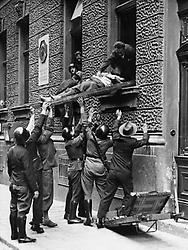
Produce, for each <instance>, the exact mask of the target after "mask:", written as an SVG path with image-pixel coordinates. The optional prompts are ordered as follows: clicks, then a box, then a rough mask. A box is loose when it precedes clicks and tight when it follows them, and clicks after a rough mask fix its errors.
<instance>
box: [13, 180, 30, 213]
mask: <svg viewBox="0 0 188 250" xmlns="http://www.w3.org/2000/svg"><path fill="white" fill-rule="evenodd" d="M9 190H10V192H11V201H10V212H11V214H16V215H17V217H24V216H26V214H28V213H29V210H30V207H31V202H32V194H31V193H30V190H29V188H28V187H26V186H17V185H13V184H10V186H9Z"/></svg>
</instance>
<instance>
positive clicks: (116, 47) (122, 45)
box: [114, 41, 125, 49]
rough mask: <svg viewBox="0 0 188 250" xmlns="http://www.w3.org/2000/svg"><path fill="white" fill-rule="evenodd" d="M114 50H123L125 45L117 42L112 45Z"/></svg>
mask: <svg viewBox="0 0 188 250" xmlns="http://www.w3.org/2000/svg"><path fill="white" fill-rule="evenodd" d="M114 48H115V49H123V48H125V43H123V42H121V41H117V42H115V43H114Z"/></svg>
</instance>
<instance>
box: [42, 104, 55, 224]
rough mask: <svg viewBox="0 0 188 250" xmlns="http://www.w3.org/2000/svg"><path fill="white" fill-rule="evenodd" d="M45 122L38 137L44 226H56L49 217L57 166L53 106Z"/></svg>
mask: <svg viewBox="0 0 188 250" xmlns="http://www.w3.org/2000/svg"><path fill="white" fill-rule="evenodd" d="M49 109H50V110H49V114H48V117H47V120H46V123H45V124H44V127H43V131H42V134H41V136H40V137H39V139H38V152H39V155H40V157H41V161H42V165H43V168H42V184H43V222H42V224H43V225H44V226H48V227H55V226H57V224H56V223H55V222H53V221H52V220H50V219H49V209H50V207H51V206H52V204H53V194H54V190H53V168H54V167H57V162H56V158H55V154H56V148H55V145H54V142H53V140H52V139H51V136H52V134H53V131H54V119H53V111H52V106H50V107H49Z"/></svg>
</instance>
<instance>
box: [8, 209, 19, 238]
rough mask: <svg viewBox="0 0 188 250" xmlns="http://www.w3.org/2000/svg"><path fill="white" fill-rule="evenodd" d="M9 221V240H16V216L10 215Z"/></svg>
mask: <svg viewBox="0 0 188 250" xmlns="http://www.w3.org/2000/svg"><path fill="white" fill-rule="evenodd" d="M9 221H10V227H11V240H17V239H18V230H17V214H16V213H10V216H9Z"/></svg>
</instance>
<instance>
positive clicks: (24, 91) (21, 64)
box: [18, 16, 29, 105]
mask: <svg viewBox="0 0 188 250" xmlns="http://www.w3.org/2000/svg"><path fill="white" fill-rule="evenodd" d="M18 31H19V50H18V83H19V104H20V105H22V104H25V103H28V102H29V16H26V17H24V18H22V19H20V20H19V22H18Z"/></svg>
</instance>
